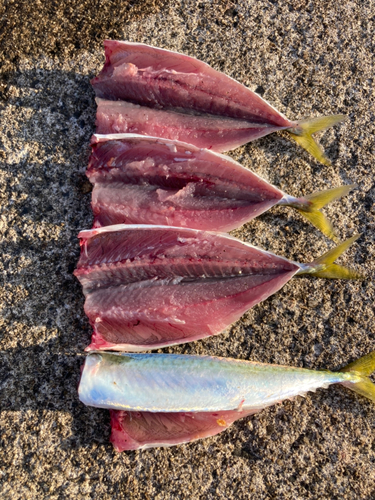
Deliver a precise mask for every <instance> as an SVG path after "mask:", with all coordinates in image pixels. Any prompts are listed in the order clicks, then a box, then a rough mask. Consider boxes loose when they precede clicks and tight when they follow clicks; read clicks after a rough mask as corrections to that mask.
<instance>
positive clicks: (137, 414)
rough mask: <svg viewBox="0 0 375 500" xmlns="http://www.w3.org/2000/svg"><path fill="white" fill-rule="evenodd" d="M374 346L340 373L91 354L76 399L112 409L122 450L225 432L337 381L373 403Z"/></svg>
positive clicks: (182, 357) (114, 438)
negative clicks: (248, 417) (246, 418)
mask: <svg viewBox="0 0 375 500" xmlns="http://www.w3.org/2000/svg"><path fill="white" fill-rule="evenodd" d="M374 370H375V351H374V352H372V353H370V354H368V355H366V356H364V357H362V358H359V359H358V360H356V361H354V362H353V363H351V364H349V365H347V366H346V367H344V368H342V369H341V370H340V371H339V372H332V371H329V370H324V371H316V370H309V369H305V368H294V367H289V366H280V365H270V364H262V363H257V362H250V361H242V360H235V359H226V358H218V357H212V356H186V355H176V354H120V353H104V352H103V353H99V352H97V353H92V354H89V355H88V356H87V358H86V361H85V364H84V367H83V371H82V376H81V381H80V384H79V389H78V392H79V398H80V400H81V401H82V402H83V403H84V404H85V405H88V406H94V407H98V408H108V409H110V410H112V415H111V424H112V437H111V440H112V442H113V444H114V445H115V448H116V449H117V450H119V451H122V450H127V449H137V448H146V447H152V446H171V445H174V444H179V443H183V442H187V441H193V440H195V439H199V438H202V437H207V436H211V435H214V434H217V433H218V432H220V430H224V429H225V428H227V427H228V426H229V425H231V424H232V423H233V422H234V421H235V420H237V419H238V418H242V417H243V416H246V415H250V414H252V413H255V412H257V411H260V410H261V409H263V408H266V407H267V406H271V405H273V404H275V403H278V402H280V401H283V400H284V399H291V398H294V397H295V396H297V395H304V394H306V393H307V392H309V391H316V390H317V389H319V388H326V387H328V386H329V385H331V384H342V385H345V386H346V387H348V388H349V389H351V390H353V391H354V392H357V393H359V394H361V395H362V396H365V397H367V398H369V399H370V400H372V401H375V385H374V384H373V382H372V381H371V380H370V379H369V378H368V377H369V375H371V373H372V372H373V371H374Z"/></svg>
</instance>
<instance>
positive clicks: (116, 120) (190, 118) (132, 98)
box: [91, 40, 343, 163]
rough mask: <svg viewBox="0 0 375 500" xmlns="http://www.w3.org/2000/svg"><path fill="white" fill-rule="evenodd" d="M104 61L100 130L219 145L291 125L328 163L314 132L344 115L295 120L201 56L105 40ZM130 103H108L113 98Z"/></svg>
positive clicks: (98, 89)
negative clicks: (200, 59)
mask: <svg viewBox="0 0 375 500" xmlns="http://www.w3.org/2000/svg"><path fill="white" fill-rule="evenodd" d="M104 46H105V56H106V62H105V64H104V67H103V69H102V71H101V72H100V74H99V75H98V76H97V77H96V78H94V79H93V80H92V82H91V83H92V85H93V87H94V90H95V93H96V95H97V97H99V98H100V99H105V101H103V100H99V101H98V113H97V127H98V128H97V132H98V133H103V134H106V133H116V132H129V133H139V134H144V135H154V136H155V135H156V136H158V137H164V138H168V139H176V140H180V141H184V142H188V143H190V144H194V145H195V146H198V147H201V148H207V149H213V150H214V151H219V152H223V151H228V150H230V149H233V148H236V147H238V146H240V145H242V144H245V143H246V142H249V141H253V140H255V139H258V138H259V137H263V136H265V135H268V134H271V133H272V132H275V131H278V130H287V131H288V132H290V134H291V136H292V138H293V139H294V140H295V141H297V142H298V143H299V144H300V145H302V146H303V147H304V148H305V149H307V150H308V151H309V152H310V153H311V154H313V155H314V156H315V157H316V158H317V159H318V160H319V161H321V162H323V163H329V162H328V160H327V159H326V157H325V156H324V154H323V153H322V151H321V149H320V147H319V146H318V145H317V144H316V143H315V141H314V140H313V139H312V137H311V134H313V133H315V132H317V131H319V130H322V129H324V128H327V127H329V126H331V125H333V124H335V123H338V122H339V121H341V120H342V119H343V116H342V115H334V116H327V117H322V118H317V119H316V118H313V119H312V120H304V121H300V122H297V121H291V120H288V119H287V118H286V117H285V116H284V115H283V114H282V113H280V112H279V111H277V110H276V109H275V108H274V107H273V106H271V105H270V104H269V103H268V102H266V101H265V100H264V99H262V97H260V96H259V95H258V94H256V93H254V92H252V91H251V90H250V89H248V88H246V87H245V86H244V85H242V84H240V83H239V82H237V81H235V80H233V79H232V78H230V77H228V76H226V75H224V74H223V73H220V72H219V71H216V70H214V69H213V68H211V67H210V66H209V65H207V64H205V63H204V62H202V61H198V60H197V59H195V58H193V57H189V56H186V55H183V54H179V53H177V52H171V51H169V50H164V49H160V48H156V47H151V46H149V45H144V44H139V43H129V42H120V41H113V40H107V41H105V42H104ZM111 100H112V101H128V103H125V102H118V103H112V104H111V103H110V102H108V101H111Z"/></svg>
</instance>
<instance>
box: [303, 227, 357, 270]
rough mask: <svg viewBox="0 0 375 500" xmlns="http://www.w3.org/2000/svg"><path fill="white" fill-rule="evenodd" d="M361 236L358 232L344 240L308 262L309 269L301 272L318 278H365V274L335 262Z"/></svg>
mask: <svg viewBox="0 0 375 500" xmlns="http://www.w3.org/2000/svg"><path fill="white" fill-rule="evenodd" d="M360 236H361V235H360V234H356V235H354V236H352V237H351V238H349V239H347V240H345V241H343V242H342V243H340V244H339V245H337V246H336V247H335V248H332V250H329V251H328V252H326V253H325V254H323V255H322V256H321V257H318V258H317V259H316V260H314V262H312V263H311V264H308V270H307V271H303V270H302V272H301V273H300V274H304V273H309V274H312V275H313V276H316V277H317V278H332V279H337V278H339V279H347V280H348V279H363V276H362V275H361V274H360V273H358V272H357V271H354V270H353V269H349V268H347V267H345V266H340V265H339V264H335V263H334V262H335V260H336V259H337V258H338V257H339V256H340V255H341V254H343V253H344V252H345V251H346V250H347V249H348V248H349V247H350V246H351V245H352V244H353V243H354V242H355V241H356V240H357V239H358V238H359V237H360Z"/></svg>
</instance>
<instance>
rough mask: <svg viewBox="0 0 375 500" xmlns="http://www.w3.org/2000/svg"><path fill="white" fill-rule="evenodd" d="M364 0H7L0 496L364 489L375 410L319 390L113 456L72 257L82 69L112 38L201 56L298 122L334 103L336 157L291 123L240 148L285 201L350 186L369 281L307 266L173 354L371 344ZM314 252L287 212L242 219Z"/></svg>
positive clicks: (245, 235) (323, 354)
mask: <svg viewBox="0 0 375 500" xmlns="http://www.w3.org/2000/svg"><path fill="white" fill-rule="evenodd" d="M374 19H375V4H374V2H373V1H370V2H363V1H362V0H352V1H349V0H343V1H341V2H336V1H330V0H315V1H309V0H284V1H278V0H269V1H267V0H247V1H229V0H228V1H225V2H222V1H219V0H212V1H200V2H198V1H195V0H175V1H174V2H169V1H157V0H154V1H153V0H148V1H146V2H129V1H121V0H101V1H100V2H99V1H93V0H74V1H73V0H66V1H64V2H52V1H51V2H43V1H41V0H36V1H34V2H29V1H12V0H8V1H7V0H5V1H4V0H3V2H1V4H0V47H1V54H0V67H1V70H0V71H1V82H0V91H1V100H0V199H1V215H0V233H1V246H2V259H1V262H0V268H1V273H2V283H1V289H0V296H1V308H2V314H1V318H0V324H1V331H0V385H1V393H0V398H1V399H0V405H1V416H0V429H1V447H0V464H1V465H0V484H1V486H0V492H1V493H0V496H1V498H2V499H12V500H16V499H36V498H37V499H41V498H43V499H44V498H45V499H51V500H52V499H53V500H55V499H66V498H74V499H88V498H101V499H103V500H105V499H123V498H124V499H125V498H126V499H159V500H161V499H216V498H217V499H221V498H222V499H231V498H233V499H234V498H236V499H248V498H249V499H253V498H254V499H257V500H258V499H259V500H260V499H340V500H341V499H370V498H374V497H375V471H374V467H375V464H374V461H375V441H374V422H375V405H373V404H372V403H370V402H368V401H367V400H365V399H364V398H361V397H357V396H356V395H354V394H352V393H349V392H348V391H347V390H345V389H341V388H335V387H333V388H330V389H328V390H325V391H318V392H317V393H315V394H309V395H308V396H307V397H306V398H305V399H302V398H297V399H296V400H295V401H293V402H291V401H286V402H284V403H282V404H279V405H277V406H274V407H272V408H269V409H267V410H265V411H263V412H261V413H260V414H258V415H256V416H254V417H252V418H248V419H244V420H242V421H239V422H237V423H236V424H234V425H233V426H232V427H231V428H230V429H229V430H227V431H226V432H223V433H222V434H221V435H218V436H217V437H214V438H210V439H205V440H202V441H198V442H196V443H191V444H187V445H183V446H178V447H174V448H169V449H153V450H147V451H138V452H129V453H122V454H117V453H116V452H115V451H114V450H113V448H112V446H111V445H110V444H109V442H108V437H109V431H110V429H109V416H108V412H107V411H104V410H98V409H94V408H86V407H84V406H83V405H82V404H80V402H79V401H78V398H77V391H76V388H77V383H78V379H79V368H80V365H81V361H82V357H81V353H82V351H83V349H84V347H85V346H86V345H87V343H88V341H89V337H90V327H89V325H88V322H87V320H86V318H85V316H84V314H83V297H82V293H81V290H80V286H79V284H78V282H77V281H76V280H75V279H74V277H73V276H72V271H73V269H74V267H75V264H76V262H77V259H78V255H79V245H78V240H77V237H76V236H77V233H78V231H79V229H82V228H88V227H90V224H91V222H92V216H91V212H90V184H89V183H88V182H87V180H86V178H85V175H84V171H85V166H86V164H87V159H88V155H89V146H88V145H89V139H90V135H91V134H92V132H93V130H94V117H95V103H94V94H93V91H92V89H91V87H90V83H89V80H90V78H91V77H92V76H94V75H95V74H96V73H97V72H98V71H99V69H100V68H101V65H102V63H103V60H104V57H103V50H102V40H103V39H104V38H110V37H111V38H118V39H127V40H130V41H139V42H146V43H149V44H153V45H157V46H160V47H164V48H168V49H173V50H178V51H181V52H184V53H187V54H189V55H192V56H196V57H198V58H200V59H202V60H203V61H206V62H207V63H209V64H211V65H212V66H213V67H214V68H216V69H218V70H222V71H224V72H225V73H227V74H228V75H230V76H232V77H234V78H236V79H238V80H239V81H240V82H242V83H244V84H245V85H247V86H249V87H250V88H251V89H253V90H256V91H257V92H259V93H260V94H261V95H262V96H263V97H265V98H266V99H267V100H268V101H269V102H271V103H272V104H273V105H274V106H275V107H276V108H278V109H279V110H280V111H282V112H284V113H285V114H286V115H287V116H288V117H290V118H296V119H297V118H302V117H307V116H318V115H322V114H330V113H345V114H346V115H347V116H348V120H347V121H346V122H345V123H343V124H342V125H340V126H337V127H335V128H333V129H331V130H329V131H327V132H325V133H324V134H321V135H320V140H321V143H322V144H323V146H324V147H325V149H326V152H327V154H328V155H329V157H330V158H331V159H332V160H333V162H332V166H330V167H325V166H322V165H320V164H318V163H316V162H315V161H314V160H313V159H312V158H311V157H310V156H309V155H307V154H306V153H305V152H304V151H302V150H301V149H299V148H298V147H297V146H296V145H294V144H293V143H292V142H290V141H289V140H288V138H287V137H286V136H283V135H272V136H269V137H266V138H264V139H262V140H259V141H256V142H254V143H252V144H248V145H246V146H244V147H242V148H239V149H238V150H236V151H235V152H233V153H232V156H233V157H234V158H236V159H237V160H239V161H241V162H242V163H243V164H244V165H246V166H248V167H251V168H252V169H253V170H254V171H255V172H257V173H258V174H260V175H262V176H264V177H265V178H267V179H268V180H269V181H271V182H273V183H274V184H276V185H277V186H279V187H281V188H282V189H284V190H285V191H286V192H288V193H290V194H292V195H301V194H304V193H310V192H313V191H315V190H319V189H324V188H325V187H333V186H337V185H340V184H342V183H356V184H357V185H358V188H357V189H355V190H354V191H353V192H352V193H351V194H350V195H349V196H347V197H346V198H345V199H343V200H340V201H337V202H336V203H334V204H333V205H332V207H329V208H328V209H327V211H326V212H327V214H328V215H329V216H330V217H331V219H332V220H333V222H334V224H335V226H336V227H337V228H338V231H339V234H340V236H341V237H342V238H345V237H349V236H351V235H352V234H354V233H357V232H360V233H362V234H363V236H362V237H361V239H360V240H359V241H358V243H357V244H355V245H354V247H353V248H352V249H351V250H350V251H349V252H348V253H347V254H346V255H345V256H343V257H342V258H341V261H340V262H342V263H346V264H353V266H354V267H355V268H357V269H361V270H362V271H363V272H364V273H365V274H366V276H367V279H366V280H364V281H362V282H358V281H356V282H344V281H328V280H327V281H324V280H319V279H313V278H311V279H308V278H300V279H294V280H292V281H290V282H289V283H288V284H287V285H286V286H285V287H284V288H283V289H282V290H281V291H280V292H279V293H277V294H276V295H274V296H272V297H270V298H269V299H268V300H267V301H265V302H264V303H262V304H260V305H258V306H256V307H255V308H254V309H252V310H251V311H249V312H248V313H247V314H245V315H244V316H243V318H242V319H241V320H240V321H238V322H237V324H235V325H234V326H233V327H232V328H231V329H230V330H229V331H228V332H226V333H224V334H222V335H219V336H217V337H215V338H210V339H207V340H204V341H201V342H196V343H193V344H189V345H185V346H182V347H176V348H173V349H168V350H167V351H170V352H183V353H197V354H206V353H209V354H216V355H221V356H231V357H234V358H242V359H253V360H259V361H262V362H270V363H272V362H274V363H283V364H288V365H295V366H305V367H309V368H339V367H340V366H343V365H344V364H346V363H347V362H349V361H351V360H353V359H355V358H357V357H358V356H360V355H362V354H365V353H367V352H369V351H371V350H373V349H375V338H374V333H375V319H374V297H375V293H374V268H375V256H374V229H375V227H374V216H375V205H374V202H375V184H374V170H375V155H374V138H375V137H374V110H375V107H374V105H375V96H374V58H375V56H374V53H375V50H374V49H375V47H374V33H375V26H374ZM235 234H236V235H238V236H239V237H240V238H242V239H244V240H246V241H251V242H253V243H255V244H258V245H259V246H262V247H264V248H266V249H269V250H272V251H274V252H275V253H278V254H281V255H285V256H287V257H289V258H293V259H296V260H300V261H309V260H312V259H313V258H314V257H316V256H318V255H320V254H321V253H322V252H323V251H326V250H327V249H328V248H330V247H332V243H331V242H329V241H328V240H326V239H325V238H324V237H323V236H322V235H321V234H319V233H318V232H317V231H316V230H314V228H312V226H310V225H308V224H307V223H305V222H304V221H303V220H302V219H300V218H299V216H298V215H297V214H296V213H295V212H294V211H292V210H290V209H285V208H284V209H281V208H278V209H273V210H271V211H270V212H269V213H267V214H265V215H263V216H262V217H260V218H259V219H257V220H256V221H254V222H252V223H249V224H247V225H245V226H244V227H243V228H242V229H240V230H238V231H236V232H235Z"/></svg>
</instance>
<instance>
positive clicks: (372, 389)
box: [340, 351, 375, 402]
mask: <svg viewBox="0 0 375 500" xmlns="http://www.w3.org/2000/svg"><path fill="white" fill-rule="evenodd" d="M374 371H375V351H372V352H370V353H369V354H366V356H362V357H361V358H359V359H357V360H356V361H353V362H352V363H349V364H348V365H347V366H345V367H344V368H341V370H340V372H354V373H355V374H356V375H359V376H360V380H359V381H358V382H351V383H344V385H345V386H346V387H348V389H351V390H352V391H354V392H357V393H358V394H361V396H364V397H365V398H368V399H371V401H374V402H375V384H374V383H373V382H371V380H370V379H369V376H370V375H371V374H372V373H373V372H374Z"/></svg>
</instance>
